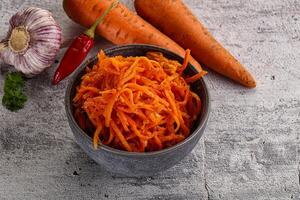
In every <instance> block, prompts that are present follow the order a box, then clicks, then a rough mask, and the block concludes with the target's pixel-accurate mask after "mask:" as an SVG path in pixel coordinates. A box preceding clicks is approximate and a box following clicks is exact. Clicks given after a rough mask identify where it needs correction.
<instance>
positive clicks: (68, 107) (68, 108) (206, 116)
mask: <svg viewBox="0 0 300 200" xmlns="http://www.w3.org/2000/svg"><path fill="white" fill-rule="evenodd" d="M128 48H144V49H145V48H146V49H149V51H159V52H166V53H168V54H173V55H175V56H177V57H180V58H181V59H183V58H182V57H181V56H179V55H178V54H176V53H174V52H172V51H170V50H168V49H165V48H161V47H158V46H155V45H146V44H129V45H120V46H113V47H109V48H105V49H103V51H104V52H105V53H112V52H115V51H122V50H126V49H128ZM96 59H97V55H96V56H93V57H91V58H89V59H87V60H86V61H85V62H83V63H82V64H81V65H80V66H79V67H78V68H77V69H76V71H75V72H74V73H73V75H72V77H71V78H70V79H69V80H68V84H67V89H66V92H65V102H64V104H65V110H66V115H67V118H68V123H69V125H71V124H70V123H72V124H73V125H74V128H75V129H76V131H77V132H78V133H80V134H81V135H83V137H84V138H86V139H87V141H88V143H89V144H90V145H92V138H91V137H90V136H88V134H87V133H85V131H83V130H82V129H81V128H80V127H79V125H78V123H77V122H76V120H75V118H74V116H73V113H72V110H71V106H72V105H71V103H70V102H71V91H72V89H73V86H74V84H75V82H76V81H77V79H78V78H79V77H78V76H79V74H80V73H82V71H83V70H84V69H85V67H86V66H87V65H88V64H89V63H91V62H93V61H95V60H96ZM188 67H190V68H191V69H192V71H194V72H196V69H195V67H194V66H193V65H192V64H190V63H189V66H188ZM200 81H201V84H202V85H203V89H204V90H205V91H204V92H205V94H206V95H205V98H206V104H207V105H206V106H207V107H206V112H204V113H203V118H202V119H201V120H200V122H199V125H198V126H197V127H196V128H195V130H194V131H193V132H192V133H191V134H190V135H189V136H188V137H187V138H185V139H184V140H183V141H181V142H179V143H177V144H176V145H174V146H171V147H168V148H166V149H162V150H158V151H151V152H128V151H124V150H119V149H115V148H112V147H110V146H107V145H104V144H101V145H99V147H98V149H93V151H95V152H97V151H103V150H104V151H106V152H108V153H112V154H117V155H120V156H127V157H131V156H133V157H136V156H138V157H139V156H141V157H145V156H146V157H147V156H153V155H158V154H160V155H161V154H166V153H168V152H170V151H174V150H176V149H178V148H180V147H182V146H183V145H185V144H186V143H188V142H189V141H191V140H193V138H194V137H196V135H197V134H199V133H201V131H200V130H201V129H204V128H205V125H206V122H207V121H208V119H209V115H210V109H211V102H210V94H209V91H208V88H207V85H206V83H205V81H204V77H202V78H201V79H200ZM72 132H73V130H72Z"/></svg>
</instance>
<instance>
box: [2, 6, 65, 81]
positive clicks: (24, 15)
mask: <svg viewBox="0 0 300 200" xmlns="http://www.w3.org/2000/svg"><path fill="white" fill-rule="evenodd" d="M9 23H10V26H9V31H8V34H7V38H6V41H7V47H6V48H5V49H3V50H0V58H1V59H2V60H3V62H4V63H7V64H10V65H13V66H14V67H15V68H16V69H17V70H18V71H21V72H22V73H24V74H25V75H26V76H27V77H32V76H35V75H37V74H39V73H41V72H42V71H44V70H45V69H46V68H48V67H50V66H51V65H52V64H53V63H54V61H55V57H56V55H57V54H58V52H59V49H60V46H61V43H62V30H61V27H60V26H59V24H58V23H57V22H56V21H55V20H54V18H53V17H52V14H51V13H50V12H49V11H47V10H44V9H40V8H35V7H30V8H27V9H25V10H24V11H20V12H17V13H16V14H15V15H14V16H12V17H11V19H10V21H9Z"/></svg>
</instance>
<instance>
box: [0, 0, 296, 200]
mask: <svg viewBox="0 0 300 200" xmlns="http://www.w3.org/2000/svg"><path fill="white" fill-rule="evenodd" d="M185 2H186V3H187V4H188V5H189V7H190V8H192V10H193V11H194V13H195V14H196V15H197V16H198V17H199V19H201V20H202V21H203V22H204V24H206V26H207V27H208V28H209V30H210V31H211V32H212V33H213V34H214V35H215V37H216V38H217V39H218V40H219V41H220V42H222V44H223V45H224V46H226V47H227V48H228V49H230V51H231V52H232V53H233V54H234V55H235V56H236V57H237V58H238V59H239V60H240V61H241V62H242V63H244V64H245V65H246V66H247V67H248V68H249V69H250V70H251V71H252V72H253V74H254V75H255V77H256V78H257V81H258V87H257V89H255V90H247V89H244V88H242V87H240V86H239V85H236V84H233V83H232V82H230V81H228V80H226V79H224V78H223V77H220V76H218V75H216V74H214V73H210V74H209V75H208V76H207V77H206V80H207V83H208V86H209V89H210V91H211V98H212V113H211V118H210V122H209V124H208V127H207V129H206V133H205V135H204V137H203V138H202V139H201V141H200V142H199V144H198V145H197V147H196V148H195V150H194V151H193V152H192V154H190V155H189V156H188V157H187V158H186V159H185V160H184V161H182V162H181V163H180V164H178V165H177V166H175V167H174V168H172V169H170V170H169V171H166V172H164V173H162V174H160V175H158V176H155V177H147V178H125V177H116V176H113V175H110V174H109V173H107V172H105V171H104V170H103V169H102V168H101V167H100V166H98V165H97V164H95V163H94V162H93V161H92V160H90V159H89V158H88V157H87V156H86V155H85V153H83V151H82V150H81V149H80V148H79V147H78V146H77V145H76V144H75V142H74V140H73V136H72V133H71V131H70V129H69V126H68V124H67V121H66V116H65V111H64V102H63V97H64V92H65V87H66V82H67V81H64V82H63V83H62V84H60V85H59V86H57V87H53V86H51V84H50V78H51V77H52V75H53V72H54V69H55V68H56V65H55V66H53V67H52V68H51V69H49V70H47V71H46V72H44V73H43V74H42V75H40V76H37V77H36V78H33V79H31V80H29V81H28V82H27V88H26V90H27V91H26V92H27V94H28V96H29V101H28V102H27V104H26V106H25V108H24V109H23V110H21V111H20V112H18V113H11V112H9V111H7V110H6V109H4V108H3V107H2V106H0V199H128V200H129V199H210V200H217V199H230V200H232V199H241V200H242V199H243V200H252V199H259V200H266V199H274V200H275V199H276V200H277V199H300V196H299V192H300V188H299V187H300V185H299V181H300V180H299V179H300V176H299V145H300V139H299V135H300V133H299V132H300V1H298V0H264V1H263V0H252V1H247V0H234V1H229V0H207V1H204V0H185ZM126 3H127V5H129V6H130V7H131V8H133V6H132V2H131V1H130V0H128V1H126ZM32 5H34V6H39V7H42V8H46V9H49V10H50V11H52V12H53V14H54V17H55V18H56V19H57V20H58V21H59V23H60V24H61V25H62V27H63V31H64V35H65V36H66V38H69V37H71V36H74V35H78V34H79V33H80V31H81V30H82V29H81V28H80V27H79V26H78V25H76V24H74V23H72V22H71V21H70V20H69V19H68V18H67V17H66V16H65V14H64V12H63V10H62V6H61V1H58V0H39V1H36V0H1V2H0V27H1V29H0V36H3V35H4V34H5V32H6V30H7V27H8V26H7V25H8V19H9V17H10V16H11V15H12V14H13V13H15V12H16V11H17V10H19V9H21V8H25V7H27V6H32ZM98 43H99V44H100V45H101V47H107V46H110V44H109V43H107V42H105V41H103V40H101V39H98ZM63 52H64V51H62V52H61V53H63ZM60 56H61V55H60ZM60 56H59V57H58V59H59V58H60ZM2 71H3V70H2ZM4 71H5V70H4ZM2 85H3V72H2V74H1V75H0V86H1V89H0V96H2V94H3V91H2V88H3V87H2Z"/></svg>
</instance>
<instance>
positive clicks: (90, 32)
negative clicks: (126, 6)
mask: <svg viewBox="0 0 300 200" xmlns="http://www.w3.org/2000/svg"><path fill="white" fill-rule="evenodd" d="M117 5H118V1H115V2H113V3H112V4H110V6H109V8H107V9H106V10H105V11H104V13H103V14H102V15H101V16H100V17H99V18H98V19H97V20H96V21H95V23H94V24H93V25H92V26H91V27H90V28H89V29H88V30H86V31H85V32H84V34H86V35H87V36H89V37H90V38H94V37H95V31H96V28H97V26H98V25H99V24H100V23H101V22H102V21H103V20H104V18H105V17H106V15H108V13H109V12H110V11H111V10H112V9H113V8H115V7H116V6H117Z"/></svg>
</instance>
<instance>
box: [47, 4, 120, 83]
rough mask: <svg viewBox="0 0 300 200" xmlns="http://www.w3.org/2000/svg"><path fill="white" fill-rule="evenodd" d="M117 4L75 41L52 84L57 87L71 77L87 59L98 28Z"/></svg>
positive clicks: (112, 5)
mask: <svg viewBox="0 0 300 200" xmlns="http://www.w3.org/2000/svg"><path fill="white" fill-rule="evenodd" d="M117 2H118V1H116V2H114V3H112V4H111V5H110V7H109V8H108V9H107V10H105V12H104V13H103V14H102V15H101V16H100V17H99V18H98V19H97V20H96V22H95V23H94V24H93V25H92V26H91V28H89V29H88V30H86V31H85V32H84V33H83V34H81V35H80V36H78V37H77V38H75V39H74V41H73V42H72V44H71V46H70V47H69V48H68V50H67V51H66V53H65V55H64V57H63V59H62V61H61V62H60V65H59V67H58V68H57V70H56V72H55V74H54V77H53V80H52V84H53V85H56V84H58V83H59V82H60V81H61V80H63V79H64V78H66V77H67V76H69V75H70V74H71V73H72V72H73V71H74V70H75V69H76V68H77V67H78V66H79V65H80V64H81V63H82V61H83V60H84V59H85V58H86V56H87V55H88V53H89V51H90V50H91V49H92V48H93V46H94V37H95V31H96V28H97V26H98V25H99V24H100V22H102V21H103V19H104V18H105V17H106V15H107V14H108V13H109V12H110V11H111V10H112V9H113V8H114V7H115V6H116V5H117Z"/></svg>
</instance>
